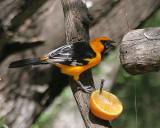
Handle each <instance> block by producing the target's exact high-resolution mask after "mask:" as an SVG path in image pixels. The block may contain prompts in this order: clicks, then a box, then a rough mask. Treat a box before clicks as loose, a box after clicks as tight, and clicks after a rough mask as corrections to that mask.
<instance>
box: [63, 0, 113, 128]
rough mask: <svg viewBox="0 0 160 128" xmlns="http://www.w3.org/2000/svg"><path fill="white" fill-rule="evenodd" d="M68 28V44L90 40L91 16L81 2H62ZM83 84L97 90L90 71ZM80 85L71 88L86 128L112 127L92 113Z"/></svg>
mask: <svg viewBox="0 0 160 128" xmlns="http://www.w3.org/2000/svg"><path fill="white" fill-rule="evenodd" d="M61 2H62V6H63V10H64V17H65V27H66V30H65V31H66V42H71V43H76V42H77V41H86V42H88V40H89V32H88V30H89V23H90V19H89V17H88V16H89V14H88V10H87V8H86V6H85V5H84V4H83V2H82V1H81V0H61ZM81 81H82V83H83V84H85V85H88V86H91V85H92V90H94V89H95V87H94V85H93V79H92V75H91V72H90V71H88V72H86V73H84V74H83V75H82V76H81ZM78 86H79V85H77V84H76V83H74V81H72V82H71V88H72V92H73V95H74V98H75V100H76V102H77V105H78V108H79V110H80V113H81V115H82V118H83V120H84V124H85V126H86V128H93V127H94V128H105V127H108V126H110V124H109V122H108V121H103V120H100V119H98V118H96V117H95V116H93V115H92V114H91V113H90V111H89V110H90V109H89V97H90V95H89V94H87V93H85V92H83V91H81V90H78V88H77V87H78Z"/></svg>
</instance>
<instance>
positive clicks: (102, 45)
mask: <svg viewBox="0 0 160 128" xmlns="http://www.w3.org/2000/svg"><path fill="white" fill-rule="evenodd" d="M92 42H93V45H94V49H96V51H99V52H101V53H102V54H105V53H108V52H109V51H110V50H111V49H113V48H115V47H116V43H115V42H114V41H112V40H110V38H108V37H98V38H96V39H94V40H93V41H92Z"/></svg>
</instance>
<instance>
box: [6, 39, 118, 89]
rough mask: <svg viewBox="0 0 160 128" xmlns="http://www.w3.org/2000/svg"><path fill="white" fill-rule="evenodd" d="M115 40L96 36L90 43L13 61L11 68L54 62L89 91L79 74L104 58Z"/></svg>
mask: <svg viewBox="0 0 160 128" xmlns="http://www.w3.org/2000/svg"><path fill="white" fill-rule="evenodd" d="M114 44H115V42H113V41H111V40H110V39H109V38H108V37H100V38H96V39H94V40H92V41H90V42H89V43H86V42H76V43H73V44H67V45H64V46H62V47H59V48H57V49H55V50H53V51H51V52H49V53H48V54H46V55H44V56H41V57H38V58H29V59H22V60H18V61H15V62H12V63H11V64H10V65H9V68H17V67H23V66H28V65H39V64H54V65H55V66H57V67H59V68H60V71H61V72H62V73H64V74H66V75H69V76H72V77H73V79H74V80H75V81H76V82H77V83H78V84H79V85H80V87H81V88H82V90H84V91H85V92H89V91H90V90H89V87H86V86H83V84H82V83H81V82H80V81H79V76H80V74H81V73H83V72H84V71H86V70H88V69H90V68H92V67H94V66H96V65H97V64H99V63H100V62H101V60H102V57H103V55H104V53H107V52H108V51H109V50H110V48H112V47H114Z"/></svg>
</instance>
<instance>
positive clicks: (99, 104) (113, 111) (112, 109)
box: [90, 90, 123, 120]
mask: <svg viewBox="0 0 160 128" xmlns="http://www.w3.org/2000/svg"><path fill="white" fill-rule="evenodd" d="M90 110H91V112H92V113H93V115H95V116H97V117H99V118H101V119H103V120H113V119H116V118H117V117H118V116H119V115H120V114H121V113H122V111H123V105H122V103H121V101H120V100H119V99H118V98H117V97H116V96H115V95H114V94H112V93H110V92H107V91H103V90H102V92H101V93H100V90H95V91H93V92H92V94H91V96H90Z"/></svg>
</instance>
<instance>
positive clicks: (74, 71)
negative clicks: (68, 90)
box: [56, 53, 101, 80]
mask: <svg viewBox="0 0 160 128" xmlns="http://www.w3.org/2000/svg"><path fill="white" fill-rule="evenodd" d="M87 60H88V61H89V63H88V64H87V65H82V66H68V65H63V64H56V66H57V67H59V68H60V69H61V72H62V73H64V74H66V75H70V76H73V78H74V80H78V79H79V75H80V74H81V73H82V72H84V71H86V70H88V69H90V68H92V67H94V66H96V65H97V64H99V63H100V61H101V55H100V54H99V53H97V54H96V57H95V58H93V59H87Z"/></svg>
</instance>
